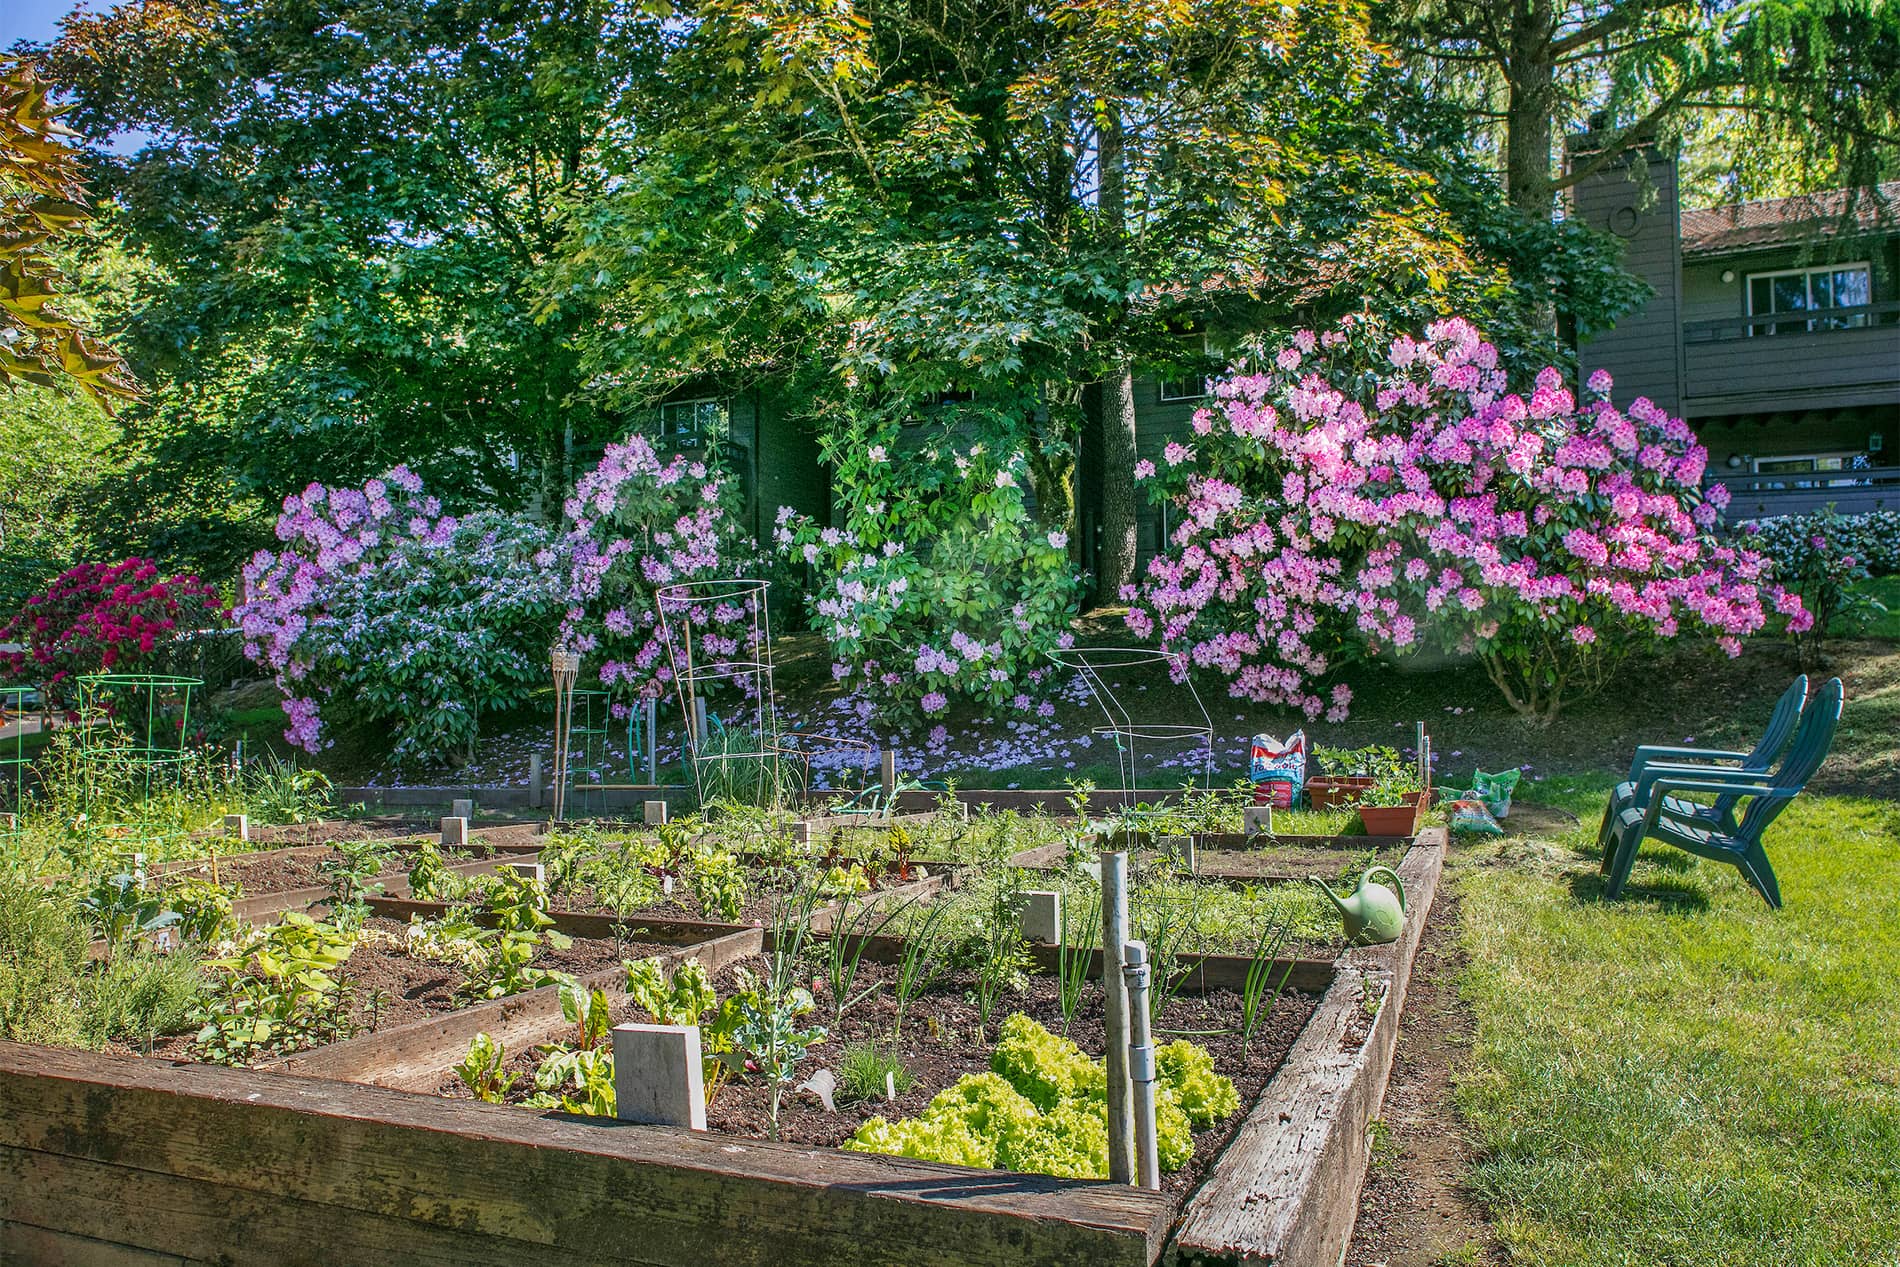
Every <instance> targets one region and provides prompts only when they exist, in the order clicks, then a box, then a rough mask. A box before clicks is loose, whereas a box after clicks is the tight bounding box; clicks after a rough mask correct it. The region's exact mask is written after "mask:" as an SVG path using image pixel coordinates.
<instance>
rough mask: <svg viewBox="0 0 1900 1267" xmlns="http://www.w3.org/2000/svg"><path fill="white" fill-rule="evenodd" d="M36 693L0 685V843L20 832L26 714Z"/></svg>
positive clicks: (26, 761)
mask: <svg viewBox="0 0 1900 1267" xmlns="http://www.w3.org/2000/svg"><path fill="white" fill-rule="evenodd" d="M38 695H39V693H38V692H37V691H35V690H34V689H33V688H32V687H30V686H0V842H5V841H9V840H12V839H14V838H16V837H18V836H19V835H20V834H21V830H22V829H21V826H20V823H21V815H22V814H23V813H24V812H25V807H26V779H27V771H28V768H29V767H30V766H31V764H32V761H31V759H30V758H29V757H28V756H27V748H26V736H27V731H28V728H29V726H30V725H31V719H29V718H28V716H27V713H28V711H29V709H30V707H31V706H32V705H33V704H34V702H35V701H36V700H37V699H38ZM42 724H44V723H42ZM34 733H38V732H37V731H35V732H34Z"/></svg>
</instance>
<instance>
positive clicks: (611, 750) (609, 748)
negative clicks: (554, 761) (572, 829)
mask: <svg viewBox="0 0 1900 1267" xmlns="http://www.w3.org/2000/svg"><path fill="white" fill-rule="evenodd" d="M569 695H570V701H571V702H570V703H569V706H568V707H569V710H570V712H569V722H568V740H567V744H568V751H567V762H566V764H565V766H564V767H563V774H564V776H565V778H566V780H567V789H566V791H567V795H566V797H565V798H564V800H563V803H564V804H565V805H567V806H569V807H571V808H573V809H576V810H578V811H579V812H580V813H581V814H582V816H588V815H590V814H591V815H595V816H599V817H606V816H607V809H608V805H607V793H608V792H610V791H616V790H624V789H627V788H634V787H644V786H648V785H650V784H652V783H653V782H654V781H655V775H656V771H655V770H654V769H653V766H654V763H655V757H654V752H653V747H652V734H651V727H652V721H651V719H650V716H649V714H650V707H649V705H648V702H647V701H636V702H634V703H631V704H629V703H625V702H621V701H616V700H615V699H614V698H613V696H612V694H611V693H610V692H607V691H581V690H576V691H571V692H570V693H569ZM616 711H617V712H618V713H619V714H620V715H618V716H616ZM643 769H644V773H645V777H644V778H642V777H641V775H642V772H643ZM575 798H578V799H575Z"/></svg>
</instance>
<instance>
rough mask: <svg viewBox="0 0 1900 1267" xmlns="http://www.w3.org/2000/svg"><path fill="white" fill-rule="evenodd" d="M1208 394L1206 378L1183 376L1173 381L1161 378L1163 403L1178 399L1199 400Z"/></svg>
mask: <svg viewBox="0 0 1900 1267" xmlns="http://www.w3.org/2000/svg"><path fill="white" fill-rule="evenodd" d="M1205 395H1207V380H1206V379H1205V378H1182V379H1176V380H1174V381H1173V382H1170V381H1168V380H1167V379H1162V380H1161V403H1162V404H1164V405H1165V404H1168V403H1170V402H1172V401H1177V400H1199V399H1200V398H1201V397H1203V396H1205Z"/></svg>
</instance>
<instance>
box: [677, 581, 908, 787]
mask: <svg viewBox="0 0 1900 1267" xmlns="http://www.w3.org/2000/svg"><path fill="white" fill-rule="evenodd" d="M771 588H772V586H771V582H769V581H761V580H753V579H750V578H738V579H733V580H719V581H684V582H681V583H679V584H676V585H668V586H666V587H664V588H663V589H660V590H659V591H657V592H656V593H655V595H654V599H655V605H656V606H657V607H658V608H659V613H660V628H661V631H662V634H663V636H664V638H665V640H666V654H667V660H668V663H669V664H670V666H671V667H672V670H673V689H674V692H675V694H676V696H677V698H678V700H679V706H680V716H681V717H682V718H683V719H685V720H686V723H687V724H686V738H685V751H686V756H687V764H688V765H689V766H690V767H691V769H692V772H693V785H694V790H695V791H696V792H697V793H698V796H699V803H700V804H701V805H707V804H710V803H712V802H714V801H719V800H733V801H739V802H743V803H745V804H749V805H755V806H760V807H763V808H767V809H779V808H784V807H786V806H788V805H794V804H799V803H802V802H803V801H804V800H805V798H806V796H807V795H808V793H809V792H810V789H811V760H812V757H813V756H814V755H815V752H814V749H815V748H817V747H830V748H834V749H835V748H846V749H851V750H854V751H862V752H864V753H865V754H867V755H868V754H869V753H870V752H871V745H869V744H868V743H863V742H860V741H857V740H850V739H839V738H835V737H832V736H827V735H813V734H806V733H803V732H799V731H794V730H786V729H783V728H781V726H780V724H779V715H778V690H777V687H776V685H775V684H774V682H773V677H772V672H773V670H772V622H771V610H770V600H769V591H770V590H771ZM716 612H719V613H723V616H722V618H720V619H718V620H717V621H715V618H714V617H715V613H716ZM735 613H736V615H735ZM715 695H719V696H722V697H724V696H729V695H736V696H737V697H738V698H737V699H736V700H734V701H733V702H731V703H729V704H725V705H723V707H724V709H725V711H724V714H723V715H721V714H719V713H715V712H713V711H712V705H711V702H710V701H711V699H712V697H713V696H715Z"/></svg>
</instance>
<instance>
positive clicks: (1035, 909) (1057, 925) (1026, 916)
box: [1022, 889, 1062, 946]
mask: <svg viewBox="0 0 1900 1267" xmlns="http://www.w3.org/2000/svg"><path fill="white" fill-rule="evenodd" d="M1023 898H1024V903H1023V913H1022V933H1023V936H1024V937H1025V938H1027V939H1028V940H1030V941H1039V942H1042V943H1043V944H1044V945H1047V946H1053V945H1055V944H1057V943H1058V942H1060V941H1061V940H1062V894H1061V893H1058V892H1056V891H1054V890H1050V889H1031V890H1029V891H1028V892H1026V893H1024V894H1023Z"/></svg>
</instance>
